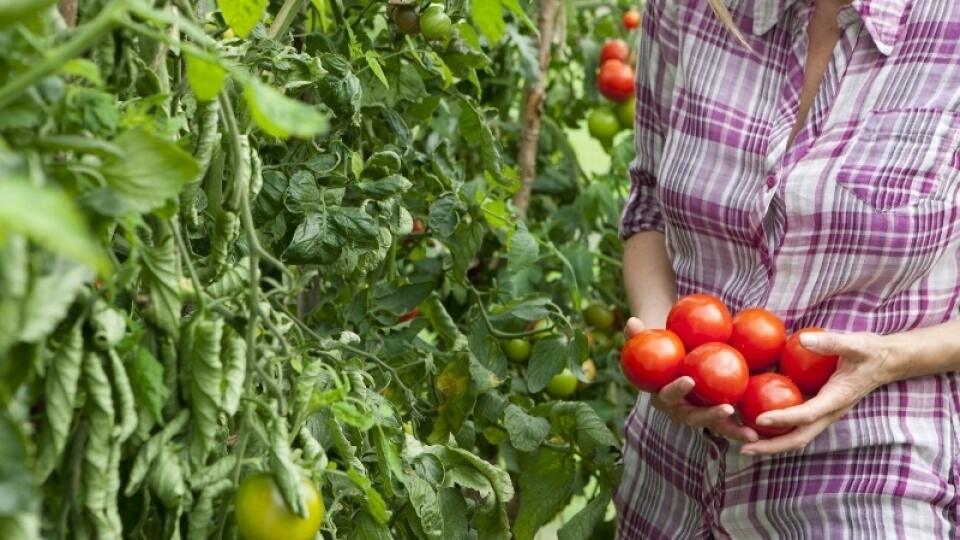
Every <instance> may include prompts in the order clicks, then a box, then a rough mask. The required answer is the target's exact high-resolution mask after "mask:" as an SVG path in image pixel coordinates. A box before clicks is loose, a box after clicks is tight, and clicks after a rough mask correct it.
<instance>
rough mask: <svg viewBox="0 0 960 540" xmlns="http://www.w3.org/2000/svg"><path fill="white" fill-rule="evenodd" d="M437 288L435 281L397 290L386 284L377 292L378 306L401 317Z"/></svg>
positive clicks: (401, 287)
mask: <svg viewBox="0 0 960 540" xmlns="http://www.w3.org/2000/svg"><path fill="white" fill-rule="evenodd" d="M436 287H437V284H436V282H434V281H422V282H419V283H408V284H407V285H402V286H400V287H396V288H394V287H392V286H390V285H388V284H386V283H384V284H380V286H378V288H377V290H376V292H375V294H376V299H377V306H379V307H381V308H383V309H385V310H387V311H389V312H391V313H393V314H394V315H400V314H403V313H406V312H407V311H410V310H411V309H413V308H415V307H416V306H417V305H419V304H420V302H423V300H424V299H425V298H426V297H428V296H430V293H431V292H433V290H434V289H436Z"/></svg>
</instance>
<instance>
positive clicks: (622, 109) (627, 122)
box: [617, 99, 637, 129]
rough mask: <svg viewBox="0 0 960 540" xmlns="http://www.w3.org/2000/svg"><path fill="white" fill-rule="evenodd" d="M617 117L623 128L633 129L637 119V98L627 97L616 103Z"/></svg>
mask: <svg viewBox="0 0 960 540" xmlns="http://www.w3.org/2000/svg"><path fill="white" fill-rule="evenodd" d="M617 119H618V120H620V127H622V128H623V129H633V125H634V123H636V119H637V100H635V99H628V100H626V101H624V102H623V103H621V104H620V105H617Z"/></svg>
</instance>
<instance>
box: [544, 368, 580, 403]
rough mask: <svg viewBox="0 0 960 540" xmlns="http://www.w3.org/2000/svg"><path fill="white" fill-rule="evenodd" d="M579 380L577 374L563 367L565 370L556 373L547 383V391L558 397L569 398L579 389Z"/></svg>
mask: <svg viewBox="0 0 960 540" xmlns="http://www.w3.org/2000/svg"><path fill="white" fill-rule="evenodd" d="M577 382H578V381H577V376H576V375H574V374H573V373H571V372H570V370H569V369H567V368H563V371H561V372H560V373H557V374H556V375H554V376H553V378H552V379H550V382H549V383H547V393H548V394H550V395H551V396H552V397H554V398H557V399H563V398H568V397H570V396H572V395H573V393H574V392H576V391H577Z"/></svg>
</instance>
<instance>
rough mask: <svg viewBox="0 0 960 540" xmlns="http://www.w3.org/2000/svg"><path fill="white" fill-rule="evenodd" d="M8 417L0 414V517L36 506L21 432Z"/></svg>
mask: <svg viewBox="0 0 960 540" xmlns="http://www.w3.org/2000/svg"><path fill="white" fill-rule="evenodd" d="M8 414H9V413H8V412H7V411H2V412H0V518H3V517H7V516H13V515H15V514H19V513H22V512H35V511H37V510H39V503H40V499H39V497H38V495H39V494H38V492H37V486H36V484H34V481H33V474H32V473H31V471H30V468H29V467H28V466H27V463H28V461H27V450H26V447H25V445H24V438H23V433H21V431H20V428H19V427H18V426H17V424H16V423H15V422H14V421H13V419H11V418H10V416H9V415H8Z"/></svg>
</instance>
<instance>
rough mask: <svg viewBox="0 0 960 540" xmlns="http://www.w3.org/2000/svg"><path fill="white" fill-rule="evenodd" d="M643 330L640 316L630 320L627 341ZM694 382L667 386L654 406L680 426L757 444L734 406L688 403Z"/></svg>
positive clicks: (656, 396)
mask: <svg viewBox="0 0 960 540" xmlns="http://www.w3.org/2000/svg"><path fill="white" fill-rule="evenodd" d="M642 330H643V323H642V322H641V321H640V319H638V318H636V317H631V318H630V319H629V320H628V321H627V327H626V329H625V333H626V335H627V339H630V338H631V337H632V336H634V335H635V334H638V333H640V332H641V331H642ZM693 386H694V382H693V379H691V378H690V377H680V378H678V379H677V380H675V381H673V382H672V383H670V384H668V385H666V386H664V387H663V388H661V389H660V391H659V392H658V393H656V394H654V395H653V397H652V398H651V400H650V401H651V403H652V404H653V406H654V407H656V408H657V409H660V410H661V411H663V412H664V413H666V415H667V416H669V417H670V419H671V420H673V421H674V422H677V423H678V424H686V425H688V426H693V427H696V428H707V429H709V430H710V431H713V432H714V433H716V434H718V435H722V436H724V437H727V438H728V439H736V440H739V441H744V442H750V441H756V440H757V439H758V438H759V437H758V436H757V433H756V432H755V431H754V430H752V429H750V428H748V427H746V426H741V425H740V424H738V423H737V422H736V421H735V420H734V418H733V413H734V408H733V406H732V405H716V406H713V407H697V406H694V405H691V404H690V403H688V402H687V401H686V400H685V399H684V397H685V396H686V395H687V394H688V393H690V391H691V390H693Z"/></svg>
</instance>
